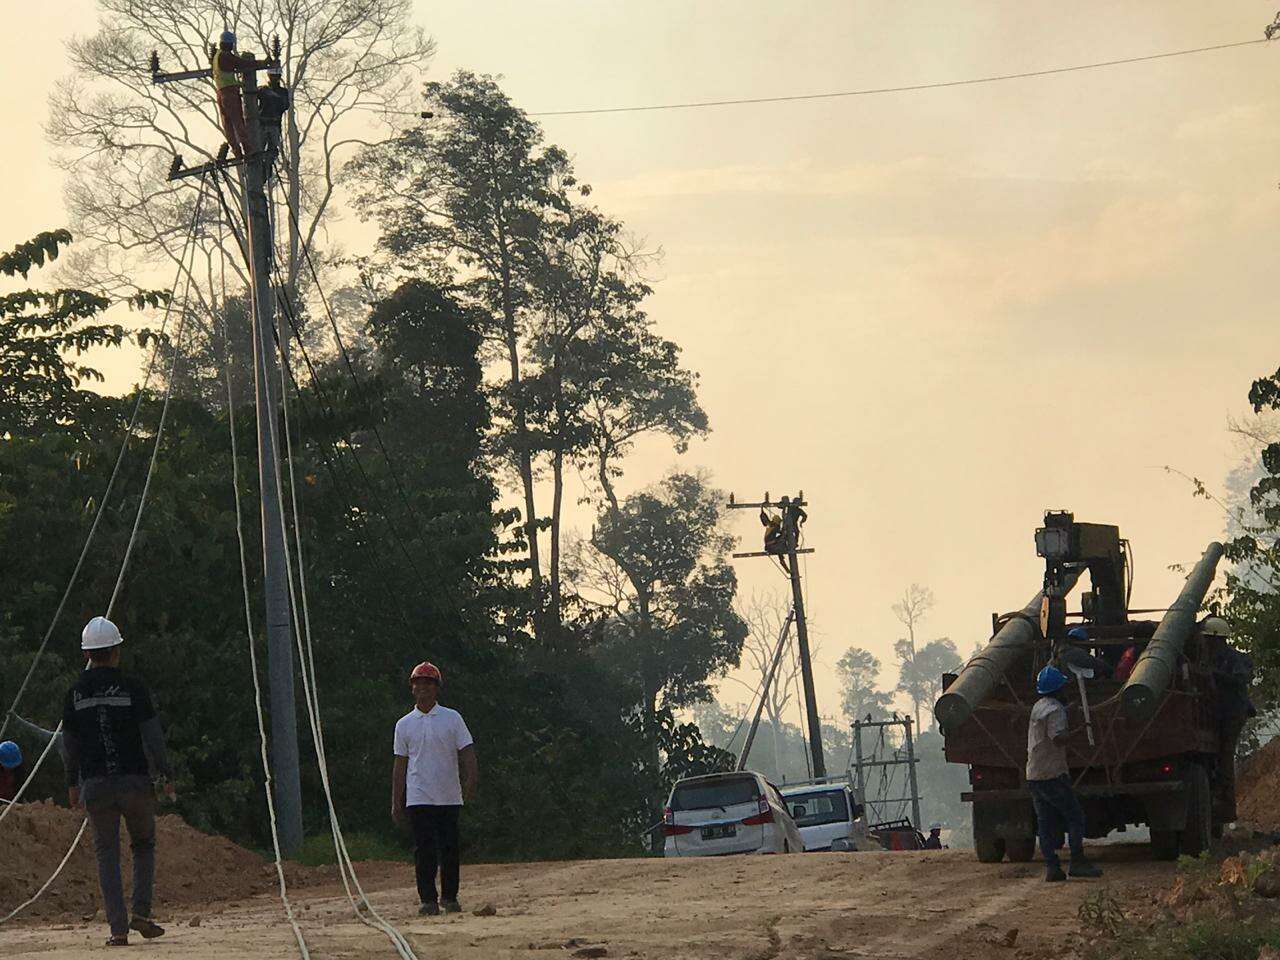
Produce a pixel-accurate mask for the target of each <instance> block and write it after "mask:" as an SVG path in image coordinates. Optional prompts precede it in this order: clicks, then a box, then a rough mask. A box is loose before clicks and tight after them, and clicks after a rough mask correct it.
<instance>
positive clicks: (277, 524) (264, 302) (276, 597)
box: [151, 38, 302, 856]
mask: <svg viewBox="0 0 1280 960" xmlns="http://www.w3.org/2000/svg"><path fill="white" fill-rule="evenodd" d="M214 52H215V48H211V49H210V54H213V53H214ZM244 56H245V57H246V58H248V59H250V60H252V59H254V58H253V54H251V53H245V54H244ZM272 59H273V60H274V61H275V62H277V63H278V62H279V60H280V40H279V38H277V39H276V40H275V42H274V44H273V51H272ZM211 74H212V71H211V70H210V69H209V68H208V67H205V68H202V69H199V70H180V71H177V72H172V73H164V72H161V70H160V57H159V54H158V53H157V52H156V51H154V50H153V51H152V52H151V82H152V83H175V82H178V81H182V80H207V79H209V77H210V76H211ZM243 78H244V86H243V88H242V89H243V97H244V122H245V127H246V128H247V129H246V133H247V134H248V136H249V153H248V156H246V157H244V158H236V159H231V160H226V159H218V160H215V161H213V162H211V163H204V164H200V165H198V166H195V167H187V168H184V167H183V165H182V158H181V157H177V156H175V157H174V158H173V166H172V167H170V168H169V179H170V180H177V179H181V178H183V177H192V176H201V177H206V176H212V177H213V178H214V179H215V180H216V179H217V177H218V176H219V174H222V175H225V172H226V171H227V170H228V169H230V168H232V167H236V166H242V167H243V168H244V170H243V179H242V182H243V185H244V197H245V220H246V222H247V224H248V229H247V230H246V231H245V232H246V234H247V240H248V245H249V249H248V255H249V263H248V267H249V274H250V277H251V283H252V285H253V289H252V290H250V294H251V296H250V302H251V303H252V304H253V380H254V397H255V400H256V401H257V408H258V489H259V490H260V491H261V495H262V572H263V577H262V579H263V589H262V592H263V594H264V597H265V599H266V608H267V611H266V612H267V618H266V626H267V683H268V690H269V692H270V700H271V779H272V782H273V784H274V794H273V795H274V799H275V811H276V825H277V828H278V832H279V837H280V852H281V853H283V854H285V855H286V856H292V855H293V854H295V853H297V852H298V848H299V847H301V846H302V780H301V776H300V774H299V770H298V716H297V705H296V701H295V699H294V693H293V631H292V629H291V625H290V620H289V572H288V565H287V564H286V563H285V537H284V527H283V525H282V522H281V513H280V488H279V484H278V483H277V477H278V470H279V464H280V458H279V452H278V448H277V444H276V439H277V438H276V433H275V430H274V424H275V422H276V409H277V405H278V403H279V400H280V397H279V394H278V393H277V392H276V388H275V384H276V383H277V378H276V377H277V371H278V368H277V367H276V344H275V339H276V338H275V336H274V327H275V303H276V302H275V293H274V290H273V288H272V286H271V266H272V264H271V261H272V257H273V256H274V249H275V248H274V246H273V244H272V236H271V220H270V217H269V216H268V213H269V212H268V210H267V193H266V189H265V187H266V176H267V172H266V165H267V163H268V162H269V160H270V159H271V158H269V157H266V156H264V155H263V152H262V125H261V123H260V121H259V117H258V75H257V73H256V71H253V70H250V71H248V72H246V73H244V74H243ZM224 150H225V148H224ZM287 343H288V341H287V339H286V338H285V337H283V336H282V337H280V350H281V353H282V355H283V356H285V357H286V358H287V356H288V354H287V353H286V352H285V350H286V344H287ZM281 386H282V388H283V384H282V385H281Z"/></svg>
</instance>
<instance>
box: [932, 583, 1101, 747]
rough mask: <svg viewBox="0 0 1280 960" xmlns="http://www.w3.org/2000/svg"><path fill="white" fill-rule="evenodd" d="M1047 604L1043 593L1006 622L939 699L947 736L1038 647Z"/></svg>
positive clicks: (936, 713)
mask: <svg viewBox="0 0 1280 960" xmlns="http://www.w3.org/2000/svg"><path fill="white" fill-rule="evenodd" d="M1081 572H1082V570H1080V569H1077V570H1068V571H1066V573H1065V575H1064V583H1063V587H1062V591H1063V593H1064V594H1066V593H1067V592H1069V591H1070V590H1071V588H1072V587H1074V586H1075V585H1076V581H1077V580H1078V579H1079V578H1080V574H1081ZM1043 601H1044V591H1043V590H1041V591H1040V592H1039V593H1037V594H1036V595H1035V596H1034V597H1032V598H1031V600H1030V601H1029V602H1028V603H1027V605H1026V606H1025V607H1023V608H1022V610H1021V611H1019V612H1018V613H1016V614H1014V615H1013V616H1011V617H1010V618H1009V619H1008V620H1007V621H1005V624H1004V626H1002V627H1001V628H1000V629H999V630H998V631H996V635H995V636H994V637H992V638H991V640H990V641H989V642H988V643H987V645H986V646H985V647H983V648H982V649H981V650H979V651H978V652H977V653H976V654H974V655H973V657H972V659H970V660H969V662H968V663H966V664H965V665H964V669H963V670H961V671H960V673H959V675H958V676H957V677H956V678H955V680H953V681H952V682H951V686H949V687H947V689H946V692H945V693H943V695H942V696H941V697H939V698H938V701H937V703H935V704H934V705H933V715H934V717H935V718H937V721H938V729H940V730H941V731H943V733H945V732H946V731H948V730H954V729H955V728H956V727H958V726H960V724H962V723H964V722H965V721H966V720H968V719H969V717H970V715H972V713H973V711H974V710H976V709H977V708H978V706H979V705H980V704H981V703H982V702H983V701H984V700H986V699H987V697H989V696H990V695H991V691H992V690H994V689H995V688H996V684H998V683H999V682H1000V678H1001V677H1003V676H1004V674H1005V672H1006V671H1007V670H1009V669H1010V668H1011V667H1012V666H1013V663H1014V661H1015V660H1017V658H1018V657H1019V656H1020V655H1022V654H1024V653H1027V652H1028V651H1030V650H1032V649H1033V648H1034V647H1035V642H1036V640H1037V639H1038V638H1039V636H1040V605H1041V603H1042V602H1043Z"/></svg>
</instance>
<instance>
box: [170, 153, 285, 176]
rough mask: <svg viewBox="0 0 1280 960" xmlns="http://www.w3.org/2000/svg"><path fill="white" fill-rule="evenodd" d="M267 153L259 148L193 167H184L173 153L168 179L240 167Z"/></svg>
mask: <svg viewBox="0 0 1280 960" xmlns="http://www.w3.org/2000/svg"><path fill="white" fill-rule="evenodd" d="M266 155H267V151H266V150H259V151H258V152H257V153H251V154H249V155H248V156H247V157H231V158H230V159H227V160H210V161H209V162H208V163H201V164H197V165H196V166H194V167H184V166H183V165H182V157H180V156H178V155H177V154H174V157H173V163H172V164H170V166H169V176H168V179H169V180H181V179H183V178H184V177H202V176H204V175H205V174H206V173H213V172H214V171H215V170H226V169H228V168H230V167H240V166H243V165H244V164H246V163H250V162H252V161H254V160H261V159H262V158H263V157H265V156H266Z"/></svg>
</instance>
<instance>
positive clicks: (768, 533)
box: [728, 491, 827, 779]
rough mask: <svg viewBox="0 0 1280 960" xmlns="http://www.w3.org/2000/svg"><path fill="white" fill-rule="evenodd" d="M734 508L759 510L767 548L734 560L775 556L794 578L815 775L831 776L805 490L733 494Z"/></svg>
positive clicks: (793, 596)
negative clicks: (751, 499)
mask: <svg viewBox="0 0 1280 960" xmlns="http://www.w3.org/2000/svg"><path fill="white" fill-rule="evenodd" d="M728 506H729V509H730V510H757V509H758V510H759V511H760V522H761V523H762V524H763V525H764V528H765V534H764V550H763V551H749V552H746V553H735V554H734V555H733V556H734V559H743V558H746V557H772V558H776V559H777V560H778V562H779V563H780V564H781V565H782V569H783V571H784V572H785V573H786V574H787V576H788V577H789V578H790V580H791V609H792V613H793V615H794V617H795V625H796V648H797V650H798V651H799V654H800V677H801V682H802V683H803V685H804V705H805V716H806V719H807V722H808V727H809V752H810V756H811V758H812V766H813V776H814V777H815V778H817V779H821V778H823V777H825V776H826V775H827V765H826V763H825V761H824V759H823V753H822V723H821V721H820V719H819V717H818V701H817V696H816V694H815V693H814V688H813V661H812V659H811V657H810V655H809V627H808V623H807V621H806V619H805V610H804V585H803V584H802V583H801V580H800V564H799V562H798V559H797V558H798V556H799V555H800V554H809V553H813V549H812V548H810V547H802V546H801V540H802V539H803V531H802V528H803V527H804V522H805V521H806V520H807V519H808V518H809V515H808V514H807V513H805V510H804V508H805V500H804V491H801V492H800V493H799V495H798V496H796V497H794V498H792V497H787V496H784V497H783V498H782V499H781V500H779V501H778V502H777V503H773V502H771V501H770V499H769V494H768V492H767V491H766V492H765V495H764V500H763V501H762V502H758V503H738V502H737V501H736V500H735V499H734V498H733V497H732V496H730V497H729V504H728Z"/></svg>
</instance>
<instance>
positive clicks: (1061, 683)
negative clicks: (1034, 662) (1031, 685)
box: [1036, 666, 1067, 696]
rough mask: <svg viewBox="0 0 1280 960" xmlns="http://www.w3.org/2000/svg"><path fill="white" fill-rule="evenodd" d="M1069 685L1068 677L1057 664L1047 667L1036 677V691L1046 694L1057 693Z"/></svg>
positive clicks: (1042, 694)
mask: <svg viewBox="0 0 1280 960" xmlns="http://www.w3.org/2000/svg"><path fill="white" fill-rule="evenodd" d="M1066 685H1067V678H1066V677H1065V676H1064V675H1063V673H1062V671H1061V670H1059V669H1058V668H1057V667H1055V666H1048V667H1045V668H1044V669H1043V670H1041V671H1040V673H1039V675H1038V676H1037V677H1036V693H1038V694H1040V695H1041V696H1046V695H1047V694H1050V693H1055V692H1057V691H1058V690H1061V689H1062V688H1063V687H1065V686H1066Z"/></svg>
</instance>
